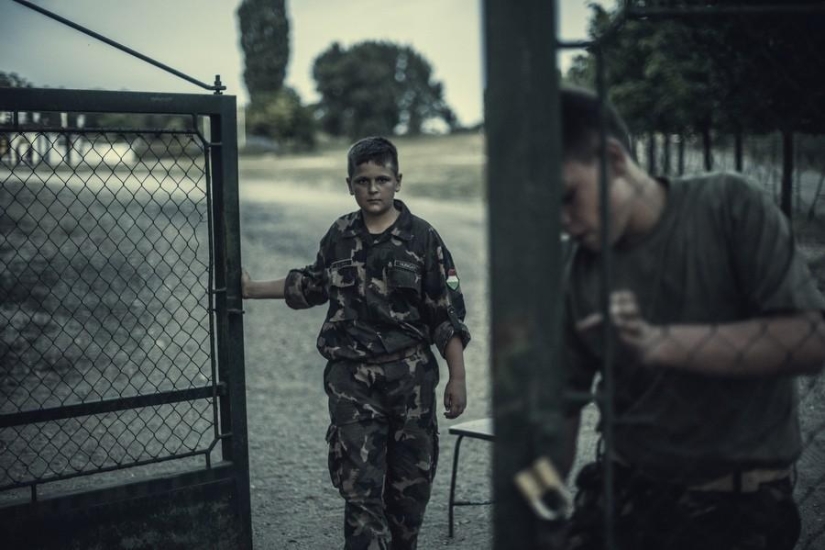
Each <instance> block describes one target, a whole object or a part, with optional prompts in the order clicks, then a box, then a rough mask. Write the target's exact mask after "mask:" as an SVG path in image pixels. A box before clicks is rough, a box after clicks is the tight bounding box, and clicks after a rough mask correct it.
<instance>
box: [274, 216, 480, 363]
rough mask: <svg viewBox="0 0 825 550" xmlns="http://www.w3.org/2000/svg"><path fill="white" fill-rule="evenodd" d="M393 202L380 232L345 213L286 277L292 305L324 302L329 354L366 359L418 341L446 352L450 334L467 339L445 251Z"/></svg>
mask: <svg viewBox="0 0 825 550" xmlns="http://www.w3.org/2000/svg"><path fill="white" fill-rule="evenodd" d="M395 206H396V208H398V209H399V211H400V215H399V216H398V219H397V220H396V222H395V223H394V224H393V225H392V226H391V227H390V228H389V229H388V230H387V231H385V232H384V233H382V234H381V235H371V234H370V233H369V232H368V231H367V229H366V226H365V225H364V222H363V218H362V216H361V213H360V211H359V212H353V213H351V214H348V215H346V216H342V217H341V218H339V219H338V220H337V221H336V222H335V223H334V224H333V225H332V227H331V228H330V229H329V231H328V232H327V234H326V235H324V237H323V238H322V239H321V245H320V248H319V251H318V256H317V258H316V260H315V263H313V264H312V265H309V266H307V267H306V268H304V269H295V270H292V271H290V272H289V274H288V276H287V279H286V283H285V288H284V293H285V299H286V303H287V305H289V306H290V307H291V308H293V309H303V308H308V307H312V306H316V305H320V304H323V303H326V302H327V301H329V310H328V312H327V317H326V321H325V322H324V324H323V326H322V327H321V332H320V334H319V336H318V343H317V345H318V350H319V351H320V352H321V355H323V356H324V357H325V358H327V359H328V360H330V361H336V360H342V359H343V360H351V361H367V360H372V359H375V358H378V357H381V356H385V355H388V354H397V353H399V352H402V351H403V350H406V349H409V348H411V347H414V346H416V345H420V344H422V343H425V344H431V343H432V344H435V346H436V348H437V349H438V350H439V352H440V353H441V354H442V356H443V355H444V350H445V348H446V346H447V342H449V341H450V339H451V338H452V337H453V336H459V337H460V338H461V340H462V342H463V344H464V345H465V346H466V345H467V343H468V342H469V341H470V333H469V331H468V330H467V327H466V326H465V325H464V322H463V320H464V315H465V309H464V297H463V295H462V293H461V287H460V285H459V284H458V279H457V277H456V276H455V273H456V268H455V264H454V262H453V259H452V256H451V255H450V252H449V250H447V247H446V246H445V245H444V242H443V241H442V240H441V237H440V236H439V235H438V233H437V232H436V230H435V229H433V227H432V226H431V225H430V224H429V223H427V222H426V221H424V220H422V219H421V218H418V217H416V216H414V215H413V214H412V213H410V211H409V210H408V209H407V207H406V206H405V205H404V203H403V202H401V201H398V200H396V201H395ZM451 275H452V277H451ZM448 278H450V284H448Z"/></svg>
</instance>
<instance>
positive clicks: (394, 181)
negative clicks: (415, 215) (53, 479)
mask: <svg viewBox="0 0 825 550" xmlns="http://www.w3.org/2000/svg"><path fill="white" fill-rule="evenodd" d="M347 187H349V193H350V195H353V196H354V197H355V202H356V203H358V207H359V208H361V212H363V213H364V215H365V216H368V217H373V218H378V217H381V216H382V215H384V214H386V213H387V212H390V211H392V209H393V199H395V193H396V192H397V191H398V190H400V189H401V174H398V175H396V173H395V170H394V169H393V167H392V166H384V165H383V164H376V163H374V162H372V161H368V162H365V163H363V164H359V165H358V166H356V167H355V171H354V172H353V174H352V177H351V178H347Z"/></svg>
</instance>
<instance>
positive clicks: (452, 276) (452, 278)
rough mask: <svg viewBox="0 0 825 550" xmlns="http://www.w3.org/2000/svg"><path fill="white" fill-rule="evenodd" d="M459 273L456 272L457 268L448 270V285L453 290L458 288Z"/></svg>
mask: <svg viewBox="0 0 825 550" xmlns="http://www.w3.org/2000/svg"><path fill="white" fill-rule="evenodd" d="M458 284H459V281H458V275H456V273H455V269H451V270H450V271H448V272H447V286H448V287H450V288H451V289H453V290H458Z"/></svg>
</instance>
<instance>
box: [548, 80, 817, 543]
mask: <svg viewBox="0 0 825 550" xmlns="http://www.w3.org/2000/svg"><path fill="white" fill-rule="evenodd" d="M561 111H562V136H563V140H564V151H563V169H562V179H563V185H564V193H563V207H562V208H563V214H562V224H563V226H564V228H565V230H566V232H567V233H568V234H569V235H570V237H571V238H572V239H573V240H574V241H576V242H577V244H578V247H577V250H576V251H575V252H574V253H573V258H572V263H571V264H570V266H569V281H568V290H567V298H566V315H567V319H566V321H565V325H566V337H565V340H566V348H567V366H568V368H569V375H570V388H571V389H572V390H573V391H577V392H589V391H590V389H591V383H592V382H593V380H594V376H595V375H596V373H597V372H598V371H599V369H600V367H601V365H602V363H603V361H604V352H603V350H604V346H603V343H602V339H601V330H594V329H599V327H601V325H602V323H603V322H604V321H605V320H604V319H602V317H601V314H600V313H599V311H600V301H599V300H600V295H601V289H602V288H603V286H602V284H603V282H602V278H601V262H602V258H601V254H602V252H603V251H604V249H605V248H607V247H610V249H611V250H610V254H611V258H610V260H611V266H612V267H611V269H612V278H613V285H614V286H613V287H612V288H611V289H610V290H611V291H612V292H611V293H610V320H609V322H610V323H611V325H612V328H613V330H614V331H615V332H614V334H615V336H616V341H617V347H616V351H615V353H614V354H613V358H612V372H613V380H614V384H613V387H614V391H613V392H612V393H613V396H612V403H608V402H606V399H605V397H606V396H605V394H604V379H603V378H602V379H601V380H600V381H599V389H598V391H597V392H596V395H597V396H599V397H600V398H599V399H598V400H597V404H598V405H599V407H600V409H604V408H605V407H608V406H610V407H612V410H613V415H614V429H613V444H612V445H611V447H612V448H610V449H607V450H605V451H604V452H602V453H600V456H599V457H598V460H597V461H596V462H595V463H593V464H590V465H587V466H585V467H584V468H583V469H582V471H581V472H580V474H579V475H578V477H577V479H576V485H577V489H578V491H577V496H576V499H575V504H576V506H575V511H574V514H573V517H572V519H571V521H570V526H569V537H568V539H569V540H568V545H567V548H569V549H571V550H572V549H575V550H582V549H592V550H596V549H599V550H601V549H602V548H604V544H605V542H604V521H605V516H604V510H605V506H606V503H605V496H604V492H603V489H604V466H605V464H607V463H608V462H612V466H613V471H614V474H615V476H614V492H613V495H614V499H613V502H612V506H613V512H614V517H615V524H614V527H615V530H614V532H615V540H616V543H617V545H616V546H615V548H620V549H623V550H624V549H627V550H654V549H655V550H677V549H678V550H693V549H697V548H699V549H702V550H746V549H749V550H757V549H758V550H790V549H792V548H793V547H794V544H795V542H796V540H797V538H798V536H799V529H800V520H799V513H798V510H797V508H796V505H795V503H794V501H793V497H792V493H793V487H792V480H791V469H792V466H793V464H794V461H795V460H796V459H797V458H798V457H799V454H800V452H801V448H802V445H801V438H800V430H799V424H798V418H797V403H796V401H797V399H796V388H795V380H794V378H793V377H794V376H795V375H802V374H815V373H817V372H819V371H820V370H821V369H822V363H823V360H825V330H823V321H822V312H823V310H825V300H823V297H822V296H821V294H820V293H819V291H818V290H817V288H816V285H815V283H814V280H813V278H812V277H811V274H810V273H809V271H808V268H807V265H806V263H805V261H804V258H803V257H802V256H801V255H800V253H799V251H797V250H796V248H795V247H794V242H793V238H792V235H791V232H790V229H789V227H788V223H787V220H786V219H785V217H784V216H783V215H782V214H781V213H780V212H779V210H778V209H777V208H776V206H775V205H774V204H773V203H772V202H771V200H770V197H767V196H765V195H764V194H763V193H762V192H761V191H760V190H758V189H756V188H754V187H752V186H751V185H749V184H748V183H747V182H745V181H744V180H743V179H742V177H741V176H740V175H737V174H705V175H701V176H694V177H684V178H680V179H675V180H671V181H668V180H665V179H661V178H654V177H651V176H650V175H649V174H647V173H646V172H644V171H643V170H642V169H641V168H640V167H639V166H638V165H637V164H636V162H635V161H634V159H633V158H632V156H631V155H630V154H629V151H630V146H629V143H628V136H627V131H626V129H625V126H624V123H623V122H622V120H621V119H620V118H619V116H618V115H617V114H616V113H615V111H614V110H613V109H612V108H611V107H610V106H606V108H605V109H604V117H605V125H606V127H607V140H606V143H605V148H606V151H605V153H606V158H607V180H608V181H607V185H608V197H609V201H610V202H609V211H610V216H609V227H608V229H609V232H608V235H609V241H608V242H602V237H601V228H602V227H601V226H602V221H601V217H600V209H599V183H598V182H599V171H600V168H599V167H600V154H599V151H600V144H599V137H598V136H599V130H600V116H599V112H600V109H599V102H598V99H597V98H596V96H595V95H594V94H592V93H590V92H588V91H584V90H575V89H565V90H562V93H561ZM579 406H580V405H579ZM579 406H574V405H572V404H571V406H570V407H569V423H568V428H569V437H570V440H569V441H570V445H569V449H570V451H571V452H570V455H569V457H568V459H569V461H570V462H571V463H572V458H573V456H574V455H575V437H576V433H577V432H578V426H579V417H580V408H579ZM563 466H567V469H568V470H569V466H570V464H567V465H563ZM562 469H565V468H564V467H563V468H562Z"/></svg>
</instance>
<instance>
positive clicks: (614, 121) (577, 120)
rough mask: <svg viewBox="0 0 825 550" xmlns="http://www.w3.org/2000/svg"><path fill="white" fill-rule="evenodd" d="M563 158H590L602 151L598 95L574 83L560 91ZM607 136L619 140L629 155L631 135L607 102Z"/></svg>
mask: <svg viewBox="0 0 825 550" xmlns="http://www.w3.org/2000/svg"><path fill="white" fill-rule="evenodd" d="M559 93H560V103H561V127H562V131H561V134H562V157H563V158H576V159H579V160H585V161H591V160H593V159H594V158H595V157H596V156H597V155H598V152H599V132H600V130H601V121H600V116H599V111H600V105H599V104H600V101H599V96H598V95H596V94H595V93H594V92H593V91H591V90H587V89H584V88H576V87H572V86H563V87H562V88H561V90H560V92H559ZM603 113H604V120H605V129H606V134H607V137H612V138H615V139H617V140H618V141H619V142H620V143H621V144H622V146H623V147H624V148H625V150H626V151H627V152H628V153H629V154H631V155H632V154H633V152H632V148H631V146H630V134H629V132H628V131H627V125H625V123H624V120H622V117H621V116H619V113H618V112H616V109H615V108H614V107H613V105H611V104H610V103H609V102H607V101H605V104H604V111H603Z"/></svg>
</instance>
